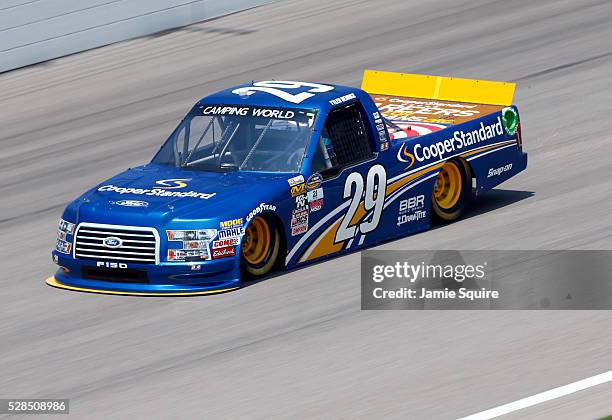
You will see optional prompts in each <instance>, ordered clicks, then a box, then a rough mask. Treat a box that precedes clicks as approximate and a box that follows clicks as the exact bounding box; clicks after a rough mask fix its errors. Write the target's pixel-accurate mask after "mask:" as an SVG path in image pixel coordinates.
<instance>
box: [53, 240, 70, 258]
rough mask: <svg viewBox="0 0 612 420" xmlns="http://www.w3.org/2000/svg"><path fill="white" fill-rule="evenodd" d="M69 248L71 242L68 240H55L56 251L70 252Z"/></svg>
mask: <svg viewBox="0 0 612 420" xmlns="http://www.w3.org/2000/svg"><path fill="white" fill-rule="evenodd" d="M71 249H72V244H71V243H70V242H66V241H62V240H61V239H58V240H56V241H55V250H56V251H57V252H61V253H62V254H70V250H71Z"/></svg>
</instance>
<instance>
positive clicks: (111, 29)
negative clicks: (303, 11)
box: [0, 0, 273, 72]
mask: <svg viewBox="0 0 612 420" xmlns="http://www.w3.org/2000/svg"><path fill="white" fill-rule="evenodd" d="M271 1H273V0H195V1H194V0H0V72H3V71H6V70H11V69H15V68H18V67H23V66H27V65H29V64H33V63H39V62H41V61H45V60H50V59H52V58H56V57H61V56H63V55H67V54H72V53H75V52H79V51H84V50H87V49H90V48H95V47H99V46H102V45H107V44H110V43H113V42H117V41H123V40H125V39H129V38H134V37H137V36H143V35H148V34H152V33H155V32H159V31H163V30H166V29H170V28H176V27H180V26H185V25H189V24H191V23H194V22H199V21H202V20H206V19H210V18H213V17H217V16H221V15H224V14H227V13H231V12H235V11H238V10H242V9H246V8H249V7H253V6H257V5H260V4H265V3H270V2H271Z"/></svg>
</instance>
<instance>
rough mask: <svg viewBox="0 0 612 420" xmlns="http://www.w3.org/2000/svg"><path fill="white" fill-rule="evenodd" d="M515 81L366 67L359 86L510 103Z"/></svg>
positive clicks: (370, 90) (405, 93) (377, 91)
mask: <svg viewBox="0 0 612 420" xmlns="http://www.w3.org/2000/svg"><path fill="white" fill-rule="evenodd" d="M515 87H516V84H515V83H508V82H493V81H489V80H472V79H460V78H457V77H442V76H428V75H424V74H406V73H393V72H389V71H377V70H366V71H365V72H364V74H363V82H362V83H361V89H363V90H365V91H366V92H368V93H373V94H379V95H393V96H405V97H409V98H424V99H437V100H441V101H455V102H469V103H475V104H487V105H504V106H508V105H512V99H513V97H514V89H515Z"/></svg>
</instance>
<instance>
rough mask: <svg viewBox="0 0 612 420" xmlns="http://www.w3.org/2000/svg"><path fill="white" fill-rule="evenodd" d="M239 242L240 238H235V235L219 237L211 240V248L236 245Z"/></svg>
mask: <svg viewBox="0 0 612 420" xmlns="http://www.w3.org/2000/svg"><path fill="white" fill-rule="evenodd" d="M239 242H240V238H237V237H233V238H225V239H219V240H216V241H213V244H212V247H213V249H219V248H227V247H230V246H237V245H238V243H239Z"/></svg>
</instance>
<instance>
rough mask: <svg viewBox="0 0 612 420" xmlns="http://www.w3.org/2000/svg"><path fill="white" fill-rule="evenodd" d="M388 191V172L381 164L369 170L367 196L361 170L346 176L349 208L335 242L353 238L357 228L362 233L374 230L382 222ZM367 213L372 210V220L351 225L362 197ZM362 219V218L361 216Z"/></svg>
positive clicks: (345, 185) (359, 221)
mask: <svg viewBox="0 0 612 420" xmlns="http://www.w3.org/2000/svg"><path fill="white" fill-rule="evenodd" d="M386 191H387V172H386V171H385V168H384V167H383V166H382V165H380V164H377V165H374V166H372V167H371V168H370V170H369V171H368V174H367V177H366V180H365V197H364V179H363V176H362V175H361V174H360V173H359V172H353V173H351V174H349V176H348V177H347V178H346V182H345V184H344V196H343V197H344V198H345V199H346V198H350V200H351V201H350V204H349V208H348V210H347V212H346V214H345V215H344V218H343V219H342V221H341V222H340V226H339V227H338V232H337V233H336V240H335V242H336V243H338V242H342V241H345V240H347V239H352V238H354V237H355V235H356V234H357V229H359V232H361V233H362V234H365V233H369V232H372V231H373V230H374V229H376V228H377V227H378V224H379V223H380V216H381V215H382V211H383V205H384V204H385V195H386ZM362 198H363V199H364V200H363V207H364V210H365V213H366V214H367V213H369V212H370V211H371V212H372V217H371V218H370V220H363V221H361V220H358V222H357V223H356V224H354V225H352V226H351V225H350V223H351V221H352V220H353V218H354V217H355V214H356V213H357V210H358V209H359V204H360V203H361V199H362ZM360 219H361V218H360Z"/></svg>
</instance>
